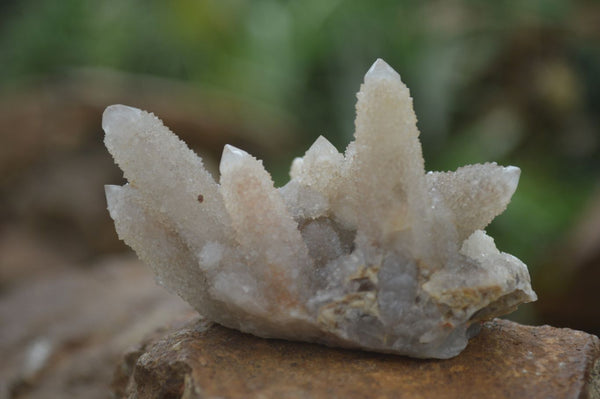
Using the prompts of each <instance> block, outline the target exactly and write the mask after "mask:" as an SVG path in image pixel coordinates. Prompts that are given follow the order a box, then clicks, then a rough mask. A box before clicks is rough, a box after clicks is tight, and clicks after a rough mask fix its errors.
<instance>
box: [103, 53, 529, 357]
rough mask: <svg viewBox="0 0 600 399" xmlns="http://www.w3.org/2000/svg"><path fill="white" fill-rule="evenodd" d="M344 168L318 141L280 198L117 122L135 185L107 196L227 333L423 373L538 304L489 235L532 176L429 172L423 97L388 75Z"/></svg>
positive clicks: (244, 168)
mask: <svg viewBox="0 0 600 399" xmlns="http://www.w3.org/2000/svg"><path fill="white" fill-rule="evenodd" d="M357 97H358V103H357V106H356V111H357V117H356V133H355V141H354V142H352V143H350V144H349V145H348V148H347V149H346V151H345V153H343V154H342V153H339V152H338V151H337V149H336V148H335V147H334V146H333V145H332V144H331V143H329V142H328V141H327V139H325V138H324V137H319V138H318V139H317V140H316V141H315V143H314V144H313V145H312V146H311V147H310V148H309V149H308V151H307V152H306V154H305V155H304V157H301V158H296V159H295V160H294V162H293V164H292V168H291V172H290V175H291V180H290V181H289V183H288V184H286V185H285V186H283V187H281V188H275V187H274V186H273V181H272V180H271V177H270V175H269V174H268V172H267V171H265V169H264V167H263V165H262V162H261V161H259V160H257V159H256V158H254V157H252V156H251V155H250V154H248V153H246V152H244V151H242V150H240V149H237V148H235V147H232V146H226V147H225V149H224V151H223V157H222V159H221V164H220V173H221V176H220V181H219V182H216V181H215V180H214V179H213V178H212V176H211V175H210V174H209V173H208V172H207V171H206V169H205V168H204V166H203V163H202V160H201V159H200V158H199V157H198V156H197V155H196V154H194V153H193V152H192V151H191V150H190V149H189V148H188V147H187V146H186V145H185V144H184V143H183V142H182V141H181V140H179V139H178V138H177V136H175V135H174V134H173V133H172V132H171V131H170V130H169V129H168V128H166V127H165V126H164V125H163V124H162V122H161V121H160V120H159V119H158V118H156V117H155V116H154V115H152V114H149V113H147V112H145V111H141V110H139V109H135V108H131V107H126V106H123V105H113V106H110V107H108V108H107V109H106V111H105V112H104V117H103V120H102V126H103V128H104V131H105V132H106V136H105V143H106V147H107V148H108V150H109V151H110V153H111V154H112V155H113V157H114V158H115V161H116V163H117V164H118V165H119V166H120V167H121V169H123V172H124V175H125V177H126V178H127V180H128V182H129V183H128V184H126V185H125V186H123V187H119V186H106V197H107V201H108V209H109V211H110V215H111V217H112V218H113V219H114V221H115V227H116V229H117V232H118V234H119V236H120V237H121V238H122V239H123V240H124V241H125V242H126V243H127V244H129V245H130V246H131V247H132V248H133V249H134V250H135V251H136V252H137V254H138V256H139V257H140V258H141V259H142V260H143V261H144V262H146V263H148V264H149V265H150V267H151V268H152V269H153V271H154V272H155V274H156V277H157V280H158V282H159V283H161V284H162V285H164V286H165V287H166V288H167V289H169V290H171V291H174V292H176V293H178V294H179V295H180V296H181V297H182V298H183V299H185V300H186V301H188V302H189V303H190V304H191V305H192V306H194V307H195V308H196V309H197V310H198V312H199V313H201V314H202V315H204V316H205V317H207V318H208V319H211V320H213V321H215V322H217V323H220V324H223V325H225V326H228V327H231V328H236V329H239V330H241V331H245V332H249V333H252V334H255V335H258V336H262V337H276V338H284V339H292V340H304V341H310V342H319V343H323V344H327V345H333V346H341V347H348V348H361V349H365V350H373V351H378V352H388V353H397V354H403V355H409V356H413V357H420V358H449V357H452V356H456V355H457V354H458V353H460V352H461V351H462V350H463V349H464V348H465V346H466V345H467V343H468V339H469V338H470V337H471V336H472V335H474V334H476V333H477V331H478V327H479V324H480V322H481V321H482V320H485V319H489V318H492V317H495V316H498V315H502V314H505V313H508V312H511V311H512V310H514V309H515V308H516V307H517V306H518V305H519V304H521V303H524V302H530V301H534V300H535V299H536V295H535V293H534V292H533V290H532V289H531V284H530V277H529V273H528V271H527V267H526V266H525V265H524V264H523V263H522V262H521V261H519V260H518V259H517V258H515V257H513V256H511V255H509V254H506V253H503V252H500V251H499V250H498V249H497V248H496V246H495V244H494V240H493V239H492V238H491V237H489V236H488V235H487V234H486V233H485V231H484V230H483V229H484V228H485V227H486V226H487V225H488V224H489V223H490V222H491V221H492V219H493V218H494V217H495V216H497V215H498V214H500V213H501V212H502V211H504V209H505V208H506V206H507V205H508V203H509V201H510V198H511V196H512V195H513V193H514V192H515V190H516V187H517V183H518V180H519V174H520V170H519V169H518V168H516V167H514V166H509V167H502V166H498V165H496V164H495V163H486V164H483V165H469V166H465V167H462V168H459V169H457V170H456V171H455V172H429V173H425V169H424V161H423V156H422V151H421V144H420V142H419V138H418V136H419V131H418V129H417V118H416V116H415V113H414V111H413V106H412V98H411V97H410V92H409V90H408V88H407V87H406V86H405V85H404V83H402V80H401V79H400V75H398V73H396V71H394V70H393V69H392V68H391V67H390V66H389V65H388V64H386V63H385V62H384V61H383V60H380V59H379V60H377V61H376V62H375V63H374V64H373V66H372V67H371V68H370V69H369V71H368V72H367V74H366V75H365V80H364V83H363V84H362V86H361V88H360V91H359V93H358V95H357Z"/></svg>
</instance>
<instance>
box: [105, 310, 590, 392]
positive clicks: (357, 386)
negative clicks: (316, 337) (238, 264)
mask: <svg viewBox="0 0 600 399" xmlns="http://www.w3.org/2000/svg"><path fill="white" fill-rule="evenodd" d="M113 389H114V393H115V395H116V396H117V397H121V398H137V399H144V398H186V399H189V398H217V397H218V398H283V397H285V398H398V397H402V398H474V397H484V398H581V397H583V398H600V341H599V339H598V337H596V336H594V335H590V334H587V333H584V332H580V331H574V330H570V329H558V328H554V327H549V326H541V327H529V326H523V325H519V324H516V323H513V322H511V321H507V320H500V319H495V320H492V321H490V322H486V323H484V324H483V328H482V331H481V333H480V334H479V335H478V336H477V337H476V338H474V339H473V340H472V341H471V344H470V345H469V346H468V347H467V349H466V350H465V351H464V352H463V353H462V354H461V355H459V356H457V357H455V358H453V359H449V360H417V359H410V358H406V357H401V356H395V355H385V354H377V353H369V352H362V351H352V350H344V349H335V348H328V347H325V346H321V345H315V344H309V343H300V342H288V341H283V340H273V339H272V340H267V339H261V338H257V337H254V336H252V335H248V334H244V333H241V332H238V331H235V330H230V329H227V328H224V327H221V326H219V325H216V324H212V323H210V322H208V321H204V320H201V319H196V320H194V321H191V322H190V323H189V324H187V325H185V326H183V327H181V328H179V329H174V330H172V331H171V332H170V333H168V334H166V335H163V336H159V335H158V334H155V335H154V336H153V337H149V338H148V339H147V340H146V341H145V342H143V343H142V344H140V345H139V346H138V347H136V348H134V349H133V350H131V351H130V352H129V353H127V354H126V355H125V356H124V358H123V359H122V361H121V364H120V365H119V366H118V367H117V370H116V373H115V380H114V383H113Z"/></svg>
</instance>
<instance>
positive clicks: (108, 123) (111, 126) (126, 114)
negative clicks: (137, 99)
mask: <svg viewBox="0 0 600 399" xmlns="http://www.w3.org/2000/svg"><path fill="white" fill-rule="evenodd" d="M141 115H142V110H141V109H138V108H134V107H128V106H127V105H121V104H115V105H110V106H108V107H106V109H105V110H104V113H103V114H102V129H103V130H104V132H105V133H107V134H108V133H110V132H112V131H114V130H115V129H118V128H119V126H121V125H122V124H123V123H127V122H129V123H131V122H135V121H137V120H139V118H140V116H141Z"/></svg>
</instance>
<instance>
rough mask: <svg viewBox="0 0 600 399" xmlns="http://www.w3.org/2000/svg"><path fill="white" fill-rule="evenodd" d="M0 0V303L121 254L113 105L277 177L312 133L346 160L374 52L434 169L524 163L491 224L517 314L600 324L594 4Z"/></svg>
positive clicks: (598, 54) (599, 94)
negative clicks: (403, 99)
mask: <svg viewBox="0 0 600 399" xmlns="http://www.w3.org/2000/svg"><path fill="white" fill-rule="evenodd" d="M0 4H1V5H0V105H1V106H0V172H1V178H0V179H1V180H0V183H1V185H0V195H1V197H0V206H1V208H2V210H1V211H0V221H1V222H2V230H1V231H0V234H1V236H0V250H2V251H3V254H2V255H0V257H1V258H0V259H1V260H2V268H1V272H2V275H0V277H1V280H0V294H1V292H2V291H1V290H2V289H3V290H4V291H6V290H9V289H11V287H15V286H18V285H19V284H22V283H23V281H25V280H26V279H27V276H29V275H30V274H31V273H40V272H48V270H51V269H52V267H50V266H49V265H55V266H56V267H64V265H65V264H73V265H80V266H81V265H84V266H85V265H86V264H88V263H89V261H90V260H91V259H96V258H98V257H101V256H105V255H106V254H114V253H118V252H120V251H126V248H125V247H124V246H123V245H122V244H120V243H118V241H117V239H116V235H115V233H114V229H113V227H112V224H111V222H110V219H109V218H108V214H107V212H106V210H105V203H104V198H103V189H102V185H103V184H106V183H120V182H121V177H120V173H119V171H118V170H117V169H116V168H115V167H114V166H113V165H112V161H111V159H110V156H109V155H108V154H107V153H106V151H105V150H104V149H103V146H102V143H101V140H102V132H101V130H100V119H101V112H102V110H103V109H104V107H106V106H107V105H109V104H111V103H126V104H128V105H133V106H139V107H142V108H145V109H148V110H149V111H152V112H154V113H155V114H156V115H158V116H159V117H161V118H163V119H164V120H165V123H166V124H167V125H169V126H171V127H172V128H173V130H174V131H175V132H177V133H178V134H180V135H181V136H182V137H183V138H184V139H185V140H186V141H188V142H189V143H190V144H191V146H192V147H193V148H194V149H196V150H197V151H198V152H199V153H200V154H202V155H203V157H204V158H205V159H206V161H207V163H208V164H210V165H213V167H214V164H215V163H216V162H217V161H218V159H219V154H220V150H221V148H222V145H223V144H225V143H227V142H230V143H232V144H234V145H238V146H241V147H244V148H246V149H248V150H249V151H250V152H252V153H253V154H254V155H256V156H257V157H259V158H262V159H264V161H265V164H266V166H267V168H268V169H269V170H271V171H273V175H274V178H275V181H276V183H277V184H279V185H281V184H283V183H285V181H286V179H287V173H288V166H289V164H290V161H291V160H292V158H293V157H294V156H298V155H301V154H303V153H304V151H305V150H306V149H307V148H308V146H309V145H310V143H312V141H313V140H314V139H316V137H317V136H318V135H324V136H326V137H327V138H329V139H330V141H332V142H333V143H334V144H335V145H336V146H337V147H338V149H339V150H343V149H344V148H345V146H346V145H347V143H348V142H349V141H350V139H351V137H352V134H353V120H354V104H355V93H356V92H357V90H358V88H359V85H360V83H361V82H362V77H363V75H364V73H365V72H366V71H367V69H368V68H369V66H370V65H371V64H372V63H373V62H374V61H375V59H377V58H383V59H385V60H386V61H387V62H388V63H389V64H390V65H391V66H392V67H394V68H395V69H396V70H397V71H398V72H399V73H400V74H401V76H402V79H403V80H404V82H405V83H406V84H407V86H408V87H409V88H410V89H411V93H412V96H413V98H414V105H415V109H416V112H417V115H418V118H419V128H420V130H421V139H422V142H423V149H424V153H425V159H426V167H427V168H428V169H429V170H453V169H456V168H457V167H459V166H462V165H464V164H470V163H478V162H485V161H496V162H498V163H500V164H504V165H509V164H510V165H516V166H519V167H520V168H521V169H522V175H521V182H520V185H519V188H518V190H517V192H516V195H515V196H514V199H513V201H512V203H511V204H510V206H509V208H508V210H507V211H506V212H505V213H504V214H503V215H501V216H500V217H498V218H497V220H495V221H494V222H493V224H492V225H491V226H489V228H488V232H489V233H490V234H491V235H492V236H493V237H495V239H496V243H497V245H498V247H499V248H500V249H501V250H504V251H506V252H509V253H512V254H514V255H515V256H517V257H519V258H521V259H522V260H524V261H525V263H527V264H528V265H529V267H530V270H531V272H532V275H533V286H534V288H535V289H536V290H537V291H538V293H539V295H540V301H539V303H538V304H536V305H531V306H530V305H528V306H525V307H524V308H523V310H522V311H521V312H520V313H517V314H516V315H514V316H513V317H515V318H517V319H519V320H521V321H524V322H529V323H542V322H546V323H552V324H555V325H565V326H570V327H573V328H580V329H586V330H588V331H590V332H595V333H596V334H597V333H598V332H600V310H599V308H600V294H599V293H600V271H599V269H600V205H599V204H600V190H599V186H600V156H599V155H600V112H599V111H600V2H598V1H566V0H521V1H493V2H492V1H490V2H480V1H470V0H451V1H425V2H423V1H387V0H384V1H378V2H369V1H356V0H345V1H344V0H305V1H278V0H254V1H242V0H219V1H217V0H215V1H208V0H196V1H195V0H172V1H157V0H145V1H141V0H130V1H101V2H93V1H85V0H63V1H52V0H35V1H34V0H23V1H6V0H5V1H3V2H2V3H0ZM40 259H43V262H41V263H43V265H41V264H40Z"/></svg>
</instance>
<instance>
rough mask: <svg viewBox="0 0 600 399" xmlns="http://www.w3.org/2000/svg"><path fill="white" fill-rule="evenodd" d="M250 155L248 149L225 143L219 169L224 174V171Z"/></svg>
mask: <svg viewBox="0 0 600 399" xmlns="http://www.w3.org/2000/svg"><path fill="white" fill-rule="evenodd" d="M248 156H250V154H248V153H247V152H246V151H244V150H240V149H239V148H237V147H234V146H232V145H229V144H225V147H224V148H223V155H221V163H220V164H219V171H220V172H221V174H223V172H224V171H226V170H228V169H230V168H232V167H234V166H235V165H237V164H239V163H240V161H242V160H243V159H244V158H246V157H248Z"/></svg>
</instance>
